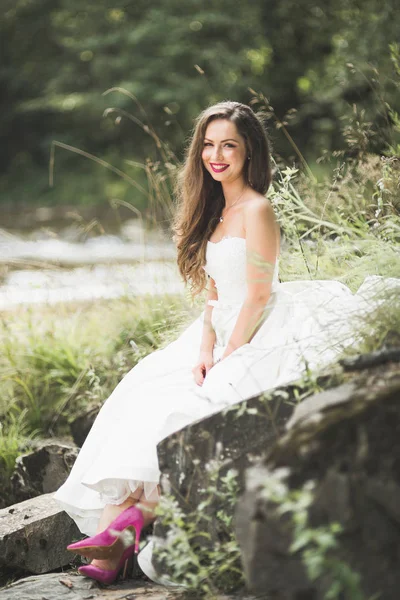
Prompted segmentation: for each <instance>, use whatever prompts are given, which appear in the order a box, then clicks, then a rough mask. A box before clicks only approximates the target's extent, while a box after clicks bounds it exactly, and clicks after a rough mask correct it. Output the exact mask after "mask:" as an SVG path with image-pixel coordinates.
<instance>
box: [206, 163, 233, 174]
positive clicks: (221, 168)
mask: <svg viewBox="0 0 400 600" xmlns="http://www.w3.org/2000/svg"><path fill="white" fill-rule="evenodd" d="M210 167H211V168H212V170H213V171H214V172H215V173H222V171H226V169H227V168H228V167H229V165H225V164H222V163H212V162H210Z"/></svg>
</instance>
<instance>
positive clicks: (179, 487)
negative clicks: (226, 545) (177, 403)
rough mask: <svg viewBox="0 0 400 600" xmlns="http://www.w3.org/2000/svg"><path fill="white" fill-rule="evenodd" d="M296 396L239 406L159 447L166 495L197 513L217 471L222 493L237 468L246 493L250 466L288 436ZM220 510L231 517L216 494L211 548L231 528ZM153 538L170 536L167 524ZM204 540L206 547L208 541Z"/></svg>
mask: <svg viewBox="0 0 400 600" xmlns="http://www.w3.org/2000/svg"><path fill="white" fill-rule="evenodd" d="M292 393H293V388H292V387H288V388H286V389H285V390H275V391H274V392H273V393H272V392H271V393H270V394H269V395H267V394H263V395H261V396H258V397H254V398H252V399H250V400H248V401H244V402H240V403H238V404H235V405H234V406H232V407H230V408H229V409H226V410H223V411H221V412H218V413H216V414H213V415H211V416H210V417H207V418H205V419H202V420H200V421H197V422H195V423H193V424H191V425H188V426H187V427H185V428H183V429H182V430H180V431H178V432H176V433H173V434H172V435H170V436H169V437H167V438H166V439H164V440H162V441H161V442H160V444H159V445H158V455H159V463H160V470H161V472H162V473H163V476H162V479H161V487H162V492H164V493H169V494H170V495H172V497H173V498H174V499H175V500H176V501H177V502H178V505H179V506H180V507H181V508H182V509H183V510H184V512H185V513H186V514H187V513H190V512H191V511H197V507H198V506H199V505H200V503H201V502H202V501H203V500H204V490H207V489H208V488H209V487H210V477H211V473H212V471H213V469H214V468H215V467H217V468H218V469H219V472H218V478H217V488H220V487H221V479H222V478H223V477H224V476H225V475H226V473H227V472H228V471H229V470H230V469H235V471H236V472H237V482H238V485H239V489H240V490H242V489H243V486H244V473H245V470H246V469H247V467H248V466H249V465H250V464H251V463H252V461H254V460H255V458H257V457H260V455H261V454H263V453H265V451H266V449H268V448H269V447H270V446H271V445H272V444H273V443H274V442H275V441H276V440H277V438H278V436H279V435H280V433H281V432H282V431H283V428H284V424H285V422H286V421H287V419H288V418H289V416H290V415H291V413H292V410H293V408H292V405H291V404H290V403H289V402H288V400H290V398H291V395H292ZM220 508H223V509H224V510H225V512H226V514H227V515H228V516H229V515H232V512H233V509H232V507H231V506H229V505H224V503H223V501H222V500H221V498H220V497H218V494H215V499H214V500H213V501H212V502H211V503H210V504H209V505H208V506H207V508H203V509H202V512H203V514H204V515H206V516H207V517H208V520H204V523H202V527H204V531H206V532H207V533H208V534H209V536H210V539H209V542H208V543H209V544H213V543H214V542H215V541H216V540H218V539H219V537H220V536H221V535H226V533H225V531H226V527H224V526H223V525H222V523H221V521H220V520H218V519H216V514H217V511H218V510H219V509H220ZM154 535H155V536H156V537H159V538H165V536H166V535H167V529H166V527H164V525H163V522H162V520H157V521H156V524H155V528H154ZM202 540H203V542H204V543H207V542H206V539H205V538H202ZM203 542H202V543H203ZM153 562H154V565H155V567H156V568H158V571H159V572H163V573H164V574H165V573H167V574H168V569H166V568H165V566H164V565H161V564H159V563H157V558H155V559H154V560H153Z"/></svg>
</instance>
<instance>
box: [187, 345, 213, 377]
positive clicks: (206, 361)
mask: <svg viewBox="0 0 400 600" xmlns="http://www.w3.org/2000/svg"><path fill="white" fill-rule="evenodd" d="M213 366H214V359H213V353H212V352H200V356H199V360H198V362H197V364H196V365H195V366H194V367H193V369H192V373H193V376H194V380H195V382H196V383H197V385H203V383H204V379H205V378H206V375H207V373H208V371H209V370H210V369H211V368H212V367H213Z"/></svg>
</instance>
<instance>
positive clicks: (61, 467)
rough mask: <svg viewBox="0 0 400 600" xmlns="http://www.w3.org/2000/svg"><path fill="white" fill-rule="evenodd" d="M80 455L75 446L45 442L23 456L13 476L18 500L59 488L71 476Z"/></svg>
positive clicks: (12, 483) (18, 460) (14, 492)
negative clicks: (70, 473)
mask: <svg viewBox="0 0 400 600" xmlns="http://www.w3.org/2000/svg"><path fill="white" fill-rule="evenodd" d="M77 455H78V449H77V448H75V447H71V446H68V445H66V444H60V443H45V444H43V445H41V446H39V447H37V448H35V449H34V450H32V451H30V452H27V453H26V454H22V455H21V456H19V457H18V458H17V460H16V462H15V471H14V473H13V475H12V477H11V486H12V490H13V495H14V499H15V501H16V502H22V501H24V500H28V499H29V498H34V497H35V496H39V495H41V494H47V493H49V492H55V491H56V490H57V489H58V488H59V487H60V486H61V485H62V484H63V483H64V481H65V480H66V479H67V477H68V475H69V472H70V471H71V469H72V466H73V464H74V462H75V459H76V457H77Z"/></svg>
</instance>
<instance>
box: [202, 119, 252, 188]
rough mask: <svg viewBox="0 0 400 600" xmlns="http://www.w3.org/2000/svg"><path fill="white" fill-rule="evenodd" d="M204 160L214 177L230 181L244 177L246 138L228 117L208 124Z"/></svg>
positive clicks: (223, 181)
mask: <svg viewBox="0 0 400 600" xmlns="http://www.w3.org/2000/svg"><path fill="white" fill-rule="evenodd" d="M201 157H202V160H203V164H204V166H205V168H206V169H207V171H208V172H209V173H210V175H211V176H212V178H213V179H215V180H216V181H220V182H221V183H230V182H232V181H235V180H236V179H243V171H244V165H245V162H246V160H247V150H246V143H245V141H244V138H243V137H242V136H241V135H240V133H239V132H238V130H237V127H236V125H235V124H234V123H232V121H228V119H216V120H215V121H211V123H209V124H208V126H207V129H206V133H205V136H204V140H203V152H202V156H201Z"/></svg>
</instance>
